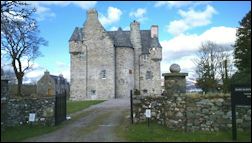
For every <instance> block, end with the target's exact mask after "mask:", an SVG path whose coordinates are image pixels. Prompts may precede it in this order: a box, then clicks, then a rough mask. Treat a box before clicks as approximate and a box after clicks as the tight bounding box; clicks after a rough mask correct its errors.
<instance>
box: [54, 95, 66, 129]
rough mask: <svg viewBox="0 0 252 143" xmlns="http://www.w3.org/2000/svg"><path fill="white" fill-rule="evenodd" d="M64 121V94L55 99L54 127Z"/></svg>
mask: <svg viewBox="0 0 252 143" xmlns="http://www.w3.org/2000/svg"><path fill="white" fill-rule="evenodd" d="M64 120H66V93H65V94H57V95H56V97H55V125H58V124H59V123H61V122H62V121H64Z"/></svg>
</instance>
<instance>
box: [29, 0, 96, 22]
mask: <svg viewBox="0 0 252 143" xmlns="http://www.w3.org/2000/svg"><path fill="white" fill-rule="evenodd" d="M27 3H29V4H31V5H32V6H33V7H35V8H37V12H36V13H37V15H38V20H40V21H42V20H44V19H46V18H50V17H55V16H56V14H55V13H54V12H53V11H52V10H51V9H50V8H48V6H49V5H57V6H68V5H71V4H72V5H75V6H77V7H80V8H82V9H89V8H93V7H94V6H95V5H96V3H97V2H96V1H27Z"/></svg>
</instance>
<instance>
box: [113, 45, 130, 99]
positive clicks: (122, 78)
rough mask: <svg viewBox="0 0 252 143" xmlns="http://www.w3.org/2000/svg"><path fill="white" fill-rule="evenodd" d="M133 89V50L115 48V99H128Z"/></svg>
mask: <svg viewBox="0 0 252 143" xmlns="http://www.w3.org/2000/svg"><path fill="white" fill-rule="evenodd" d="M133 89H134V49H133V48H128V47H119V48H116V98H124V97H130V90H133Z"/></svg>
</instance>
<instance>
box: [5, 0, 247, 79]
mask: <svg viewBox="0 0 252 143" xmlns="http://www.w3.org/2000/svg"><path fill="white" fill-rule="evenodd" d="M28 3H30V4H31V5H32V6H34V7H36V8H37V12H36V14H35V15H34V17H35V18H36V20H37V21H38V25H39V29H40V36H41V37H43V38H44V39H46V40H47V41H48V46H41V47H40V51H41V53H42V54H43V56H42V57H39V58H37V59H36V60H35V61H34V64H33V70H30V71H29V72H27V73H26V74H25V78H24V83H30V82H36V81H37V80H38V79H40V78H41V77H42V75H43V74H44V71H45V70H48V71H49V72H50V74H52V75H59V74H63V76H64V77H65V78H67V80H68V81H70V54H69V45H68V40H69V39H70V37H71V34H72V32H73V30H74V28H75V27H82V26H83V23H84V22H85V20H86V11H87V10H88V9H90V8H95V9H96V10H97V11H98V14H99V20H100V22H101V23H102V25H103V26H104V28H105V29H106V30H107V31H114V30H117V29H118V28H119V27H121V28H122V29H123V30H129V25H130V23H131V22H132V21H133V20H137V21H138V22H140V29H141V30H149V29H150V27H151V26H152V25H158V27H159V31H158V32H159V33H158V37H159V41H160V43H161V45H162V48H163V49H162V57H163V59H162V62H161V73H167V72H169V68H170V65H171V64H173V63H177V64H179V65H180V67H181V72H187V73H189V76H188V78H187V79H195V78H196V75H195V64H194V62H193V60H194V59H195V54H196V52H197V50H198V49H199V47H200V45H201V43H202V42H205V41H213V42H215V43H217V44H223V45H227V46H231V45H233V44H234V42H235V40H236V35H235V34H236V29H237V27H239V21H241V19H242V18H243V17H244V16H245V15H246V13H248V12H249V10H251V2H250V1H204V2H203V1H29V2H28ZM1 66H2V64H1Z"/></svg>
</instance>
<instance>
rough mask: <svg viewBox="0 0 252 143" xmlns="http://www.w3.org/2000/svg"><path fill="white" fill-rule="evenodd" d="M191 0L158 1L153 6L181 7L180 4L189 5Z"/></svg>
mask: <svg viewBox="0 0 252 143" xmlns="http://www.w3.org/2000/svg"><path fill="white" fill-rule="evenodd" d="M191 3H192V2H191V1H158V2H156V3H155V5H154V6H155V7H160V6H165V5H166V6H168V7H170V8H172V7H176V8H179V7H182V6H187V5H190V4H191Z"/></svg>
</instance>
